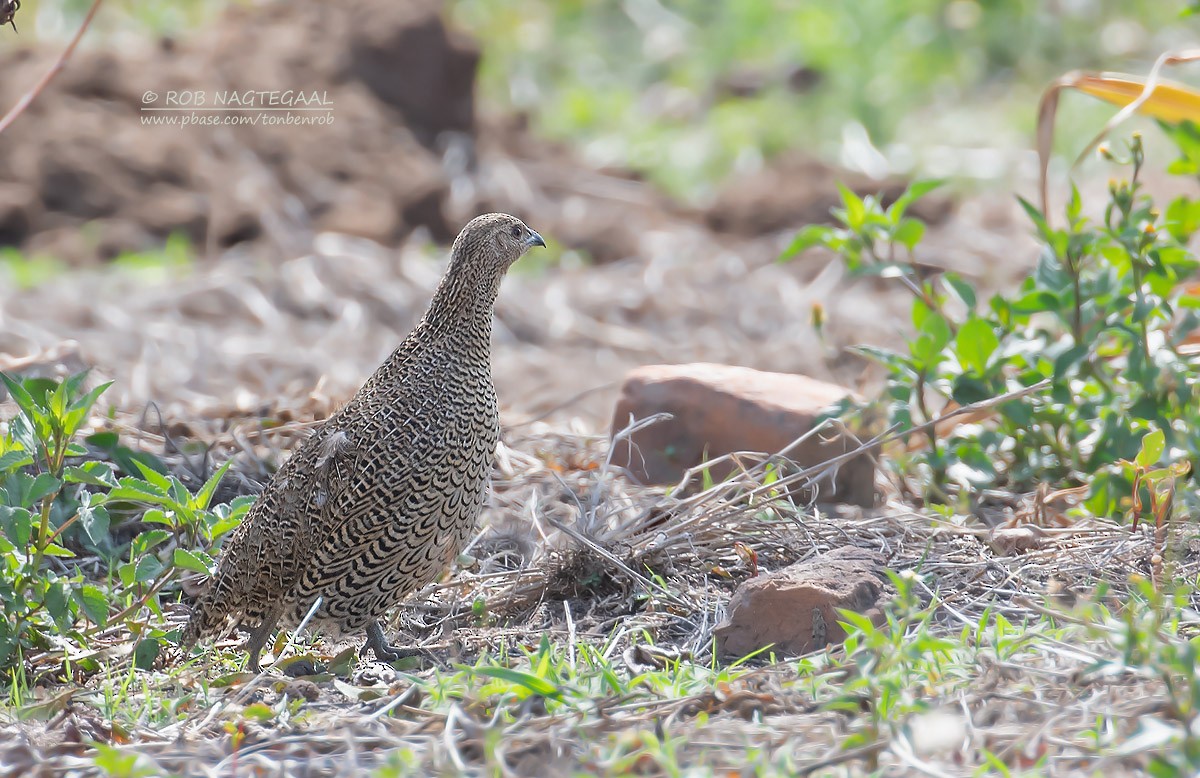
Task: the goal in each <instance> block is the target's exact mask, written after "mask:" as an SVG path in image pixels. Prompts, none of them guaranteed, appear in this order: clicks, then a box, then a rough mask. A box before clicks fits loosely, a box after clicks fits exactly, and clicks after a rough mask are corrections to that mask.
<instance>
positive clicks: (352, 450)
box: [181, 214, 545, 667]
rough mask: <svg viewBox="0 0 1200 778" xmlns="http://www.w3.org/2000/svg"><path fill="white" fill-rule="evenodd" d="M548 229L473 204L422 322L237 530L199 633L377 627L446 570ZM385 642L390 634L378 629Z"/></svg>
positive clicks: (473, 493) (195, 632) (199, 617)
mask: <svg viewBox="0 0 1200 778" xmlns="http://www.w3.org/2000/svg"><path fill="white" fill-rule="evenodd" d="M532 245H545V244H544V243H543V242H542V239H541V237H540V236H539V235H538V234H537V233H536V232H533V231H532V230H530V229H529V228H528V227H526V226H525V225H524V224H522V223H521V222H520V221H519V220H518V219H516V218H515V217H512V216H508V215H505V214H488V215H486V216H480V217H478V218H476V219H474V220H472V221H471V222H470V223H469V224H468V225H467V226H466V227H465V228H463V231H462V232H461V233H460V234H459V236H458V239H457V240H455V242H454V247H453V249H452V250H451V259H450V266H449V268H448V269H447V271H446V275H445V277H444V278H443V279H442V282H441V284H440V285H439V287H438V290H437V292H436V293H435V295H434V299H433V302H432V303H431V304H430V307H429V310H428V311H427V312H426V314H425V316H424V318H423V319H422V320H421V322H420V324H418V325H417V327H416V328H415V329H414V330H413V331H412V333H411V334H410V335H409V336H408V337H407V338H406V339H405V340H404V342H403V343H402V344H401V345H400V347H399V348H397V349H396V351H395V352H393V353H392V355H391V356H390V357H389V358H388V359H387V361H385V362H384V363H383V365H381V366H380V367H379V369H378V370H377V371H375V374H374V375H372V376H371V378H370V379H369V380H368V381H367V382H366V383H365V384H364V385H363V387H362V388H361V389H359V391H358V393H357V394H355V395H354V397H353V398H352V399H351V400H350V402H348V403H347V404H346V405H345V407H343V408H342V409H341V410H339V411H338V412H337V413H335V414H333V415H332V416H330V417H329V419H327V420H326V421H325V423H324V424H322V425H321V426H320V427H318V428H317V429H316V431H314V432H313V434H312V435H311V436H310V437H309V438H308V439H307V440H306V441H305V442H304V443H303V444H301V445H300V446H299V448H297V449H296V451H295V452H294V453H293V454H292V456H291V458H290V459H288V461H287V462H286V463H284V465H283V467H281V468H280V469H279V471H278V472H277V473H276V474H275V476H274V477H273V478H272V479H271V481H270V483H269V484H267V487H266V488H265V489H264V490H263V493H262V495H261V496H260V497H259V498H258V500H257V501H256V502H255V503H254V505H253V506H252V507H251V509H250V511H249V512H248V513H247V515H246V519H245V521H244V522H243V523H242V525H241V526H240V527H238V528H237V530H235V531H234V533H233V534H232V535H231V536H230V538H229V540H228V541H227V542H226V544H225V547H224V549H223V551H222V553H221V557H220V559H219V562H218V566H217V571H216V573H215V575H214V577H213V580H212V583H211V585H210V586H209V588H208V590H207V591H206V592H205V593H204V595H203V596H202V597H201V598H200V600H199V601H198V602H197V603H196V606H195V608H194V610H193V613H192V617H191V620H190V621H189V623H188V625H187V627H186V628H185V630H184V632H183V635H182V637H181V642H182V643H183V644H184V645H189V646H190V645H192V644H193V643H195V642H196V641H197V640H198V639H201V638H205V637H211V636H213V635H216V634H219V633H221V632H222V631H224V630H225V629H227V627H228V625H229V624H230V622H232V621H237V622H239V623H241V624H242V625H243V626H245V627H247V628H249V629H250V630H251V639H250V643H249V645H248V649H249V651H250V654H251V665H252V667H257V654H258V651H259V650H260V649H261V647H262V645H263V644H264V643H265V641H266V638H267V637H269V635H270V633H271V632H273V631H274V628H275V626H276V624H279V625H282V626H284V627H294V626H295V625H296V624H298V623H299V621H300V620H301V619H302V618H303V617H304V615H305V614H306V613H307V612H308V611H309V609H310V608H311V606H312V604H313V602H314V601H315V599H316V598H317V597H318V596H320V597H322V605H321V607H320V608H319V609H318V610H317V611H316V614H315V616H314V619H313V622H312V624H313V626H314V627H315V628H318V629H320V630H322V631H324V632H326V633H330V634H334V635H337V634H342V633H346V632H357V631H359V630H362V629H364V628H365V629H367V631H368V635H371V631H372V629H374V630H375V633H376V635H378V630H379V628H378V622H377V619H378V618H379V617H381V616H382V615H383V614H384V612H385V611H387V609H388V608H390V607H391V606H392V605H394V604H395V603H397V602H398V601H399V600H401V599H402V598H403V597H405V596H407V595H408V594H410V593H412V592H414V591H416V590H417V589H420V588H421V587H423V586H425V585H426V584H427V583H429V582H431V581H433V580H434V579H436V578H437V577H438V576H439V575H441V574H442V573H443V572H444V571H445V570H446V569H447V567H448V566H449V565H450V563H451V562H452V561H453V560H454V558H455V556H457V554H458V553H459V551H460V550H461V549H462V547H463V545H464V544H465V543H466V541H467V540H468V539H469V537H470V535H471V533H472V531H473V530H474V527H475V521H476V519H477V518H478V516H479V511H480V509H481V507H482V505H483V500H484V494H485V490H486V488H487V479H488V475H489V473H490V471H491V467H492V460H493V457H494V454H495V448H496V443H497V441H498V439H499V434H500V426H499V416H498V412H497V406H496V392H495V388H494V387H493V385H492V376H491V333H492V313H493V307H494V304H495V299H496V294H497V292H498V291H499V287H500V281H501V279H502V278H503V276H504V273H505V271H506V270H507V269H508V267H509V266H510V265H511V264H512V263H513V262H514V261H516V260H517V259H518V258H519V257H520V256H521V254H522V253H524V251H525V250H526V249H527V248H528V247H529V246H532ZM372 640H373V642H372V643H371V645H372V648H374V649H375V650H376V653H377V654H380V653H385V652H386V651H387V650H388V649H389V647H387V646H385V645H382V638H379V639H378V640H377V641H375V640H374V637H373V638H372Z"/></svg>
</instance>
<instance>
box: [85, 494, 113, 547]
mask: <svg viewBox="0 0 1200 778" xmlns="http://www.w3.org/2000/svg"><path fill="white" fill-rule="evenodd" d="M79 526H81V527H83V531H84V532H85V533H86V534H87V536H88V540H90V541H92V543H93V544H95V545H97V546H99V545H100V544H101V543H103V542H104V541H105V540H107V539H108V527H109V518H108V509H107V508H105V507H104V506H103V505H95V506H93V505H91V504H85V505H80V506H79Z"/></svg>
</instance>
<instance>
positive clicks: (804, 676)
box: [0, 425, 1200, 776]
mask: <svg viewBox="0 0 1200 778" xmlns="http://www.w3.org/2000/svg"><path fill="white" fill-rule="evenodd" d="M297 431H298V430H297V429H296V427H295V426H293V427H289V428H285V429H282V430H274V431H253V432H252V431H249V430H246V429H238V428H237V427H236V426H235V427H234V428H232V429H230V430H228V431H227V432H226V433H224V434H223V435H222V436H220V437H219V438H218V439H215V440H214V441H212V443H213V446H214V451H216V452H231V453H234V452H237V451H239V450H240V451H241V454H240V456H239V458H238V463H239V469H240V470H241V471H242V472H243V473H244V474H246V480H247V482H250V481H252V480H254V478H255V474H256V473H257V472H258V471H259V470H260V469H261V468H264V467H266V465H265V464H264V463H263V461H262V460H261V458H259V457H258V456H257V455H253V456H252V453H253V452H255V451H258V452H272V451H275V450H277V449H281V448H283V447H285V446H286V443H284V441H287V440H289V439H290V438H294V436H295V434H296V433H297ZM252 439H253V440H254V441H255V442H253V443H252V442H250V441H251V440H252ZM152 441H153V436H149V435H147V437H146V438H144V442H145V443H146V444H150V443H151V442H152ZM163 443H164V444H165V441H164V442H163ZM163 450H164V454H165V456H167V458H168V459H171V458H172V455H171V453H170V452H169V451H168V450H166V448H165V447H164V449H163ZM607 450H608V446H607V443H606V442H605V441H604V440H603V439H600V438H597V437H588V436H580V435H570V434H562V433H552V432H550V431H549V430H548V429H545V428H543V427H541V426H538V425H533V426H531V427H527V428H524V429H522V430H518V431H511V432H510V433H509V435H508V436H507V439H506V441H505V445H504V447H503V448H502V451H501V455H500V458H499V463H498V468H497V478H496V481H495V488H494V495H493V499H492V501H491V503H490V505H489V508H488V511H487V514H486V516H485V521H484V524H483V529H482V531H481V533H480V535H479V536H478V538H477V539H476V541H475V542H474V543H473V545H472V548H471V549H470V556H471V558H472V561H471V562H470V563H469V564H468V565H467V567H466V568H465V569H463V570H461V571H459V572H458V573H457V574H456V575H454V576H453V577H452V578H451V579H450V580H448V581H447V582H445V583H443V584H440V585H435V586H432V587H430V588H428V589H427V590H426V591H425V592H423V593H422V595H421V596H420V597H418V598H416V599H415V601H414V602H413V603H412V604H411V605H410V606H406V607H405V608H403V609H402V610H401V612H400V613H399V614H398V623H397V624H394V625H393V626H399V627H400V628H401V630H403V631H409V632H411V633H412V634H413V635H414V636H421V637H423V638H424V639H425V642H426V644H427V646H428V647H429V648H430V652H431V655H432V656H433V657H435V659H431V660H428V661H424V662H420V663H417V666H414V667H412V668H410V669H409V670H406V671H393V670H391V669H390V668H383V667H381V666H378V665H365V666H360V667H359V668H358V670H356V671H354V672H353V673H352V674H349V675H343V676H342V677H341V678H338V679H335V678H334V676H331V675H324V676H316V677H314V678H313V679H312V680H313V681H314V682H315V683H314V684H306V683H305V682H302V681H291V680H287V679H285V678H282V677H279V676H276V675H267V676H264V677H262V678H260V679H257V680H256V681H255V682H253V683H251V678H250V676H247V675H242V674H240V673H238V671H237V663H238V662H240V654H238V653H237V652H236V651H226V650H224V649H232V648H234V647H235V644H234V643H232V642H231V643H228V644H227V645H226V646H225V647H224V649H223V650H222V651H216V652H212V653H210V654H209V655H207V656H203V657H201V658H199V659H195V660H190V661H187V662H184V663H182V664H181V663H179V662H178V660H177V659H171V660H169V661H167V662H166V663H165V664H164V663H160V664H161V667H160V668H159V669H156V670H155V671H152V672H142V671H135V670H133V669H132V668H131V666H130V663H129V658H128V652H129V650H130V645H129V641H128V637H127V635H125V634H123V633H122V632H120V631H114V632H113V633H112V634H111V635H108V636H107V639H104V638H102V639H101V640H100V641H98V645H97V646H95V647H94V648H97V649H98V650H99V652H100V653H99V657H100V665H99V667H100V670H99V671H98V672H94V673H88V672H83V671H80V670H76V671H75V672H74V674H73V676H74V677H73V678H72V681H70V682H64V680H63V675H62V672H61V669H62V668H61V655H58V657H59V658H55V659H51V657H49V656H47V657H45V658H44V660H45V662H46V664H45V665H44V667H45V668H46V669H49V668H50V667H51V666H54V667H58V670H57V671H56V672H54V673H50V674H47V675H46V676H45V677H44V685H43V686H40V687H38V688H36V689H33V690H25V692H24V696H23V699H21V700H20V704H19V705H16V706H13V707H10V709H9V713H8V714H7V715H8V716H9V717H13V716H19V717H21V718H24V719H25V720H24V721H12V722H10V723H9V724H8V725H7V726H6V727H4V732H5V736H6V740H5V743H6V745H5V746H4V747H3V749H2V750H0V760H2V761H0V764H3V765H4V768H3V771H6V772H5V774H13V775H15V774H23V775H39V774H46V775H51V774H55V775H57V774H64V773H70V774H78V775H91V774H105V773H104V770H108V773H107V774H124V775H157V774H187V775H213V776H216V775H253V774H270V775H276V774H284V775H346V774H365V773H367V772H368V771H372V770H376V771H378V772H377V773H376V774H378V775H406V774H413V775H428V774H462V773H472V774H474V773H491V774H499V775H535V774H554V775H557V774H568V773H571V772H576V771H582V772H585V773H594V772H618V773H628V772H633V773H636V774H646V775H657V774H677V772H678V771H679V770H682V769H684V768H687V767H689V766H690V767H693V768H696V769H699V770H700V772H701V774H709V773H710V772H712V771H718V770H720V769H731V770H739V769H742V768H743V766H744V765H755V766H753V767H750V768H746V769H750V771H751V772H752V773H762V774H808V773H814V772H816V773H822V774H824V773H826V772H827V771H830V770H834V771H844V772H848V773H851V774H859V773H869V772H874V771H876V770H882V771H884V772H888V773H890V772H900V773H912V772H923V773H926V774H930V775H959V774H966V773H970V772H971V771H972V770H973V769H974V768H975V767H977V766H979V765H982V764H985V763H987V760H988V759H993V760H996V762H995V763H996V764H1000V765H1006V766H1007V767H1008V769H1012V770H1014V772H1019V771H1020V770H1022V769H1028V768H1031V767H1034V766H1037V771H1038V772H1040V773H1044V774H1075V773H1077V772H1078V771H1080V770H1084V771H1088V772H1093V771H1100V770H1103V771H1104V772H1107V773H1115V774H1122V773H1126V772H1128V773H1133V772H1136V771H1137V770H1139V769H1141V768H1142V767H1144V765H1145V758H1146V757H1145V754H1143V753H1140V752H1141V751H1143V750H1146V749H1151V750H1153V749H1157V748H1160V747H1161V746H1162V745H1163V744H1162V743H1149V744H1148V745H1145V746H1144V747H1143V748H1136V747H1135V748H1133V749H1132V750H1133V752H1134V753H1132V754H1131V755H1125V754H1123V753H1122V752H1121V751H1120V748H1119V747H1118V746H1119V744H1120V743H1121V742H1123V741H1124V742H1127V743H1128V742H1134V741H1128V740H1127V738H1129V736H1130V735H1131V734H1133V732H1134V731H1135V729H1136V728H1137V727H1138V726H1139V723H1138V722H1139V716H1144V717H1155V718H1156V720H1157V717H1162V718H1163V719H1165V720H1166V721H1167V722H1168V723H1169V721H1170V719H1171V716H1170V714H1169V712H1167V713H1164V711H1165V710H1166V709H1167V707H1168V706H1167V686H1166V685H1165V684H1164V681H1163V680H1162V676H1161V674H1159V673H1158V672H1157V671H1155V670H1154V669H1152V666H1151V664H1150V661H1149V660H1148V659H1147V660H1144V661H1145V663H1144V664H1142V665H1139V664H1138V663H1136V662H1126V661H1125V659H1124V658H1123V654H1122V652H1123V651H1124V650H1125V649H1124V648H1123V647H1122V645H1123V644H1122V642H1121V641H1122V639H1123V638H1122V632H1121V626H1120V625H1121V621H1120V617H1119V616H1113V617H1108V616H1107V612H1106V611H1103V610H1098V608H1099V606H1098V605H1097V606H1087V607H1082V606H1081V605H1080V604H1081V603H1087V602H1088V601H1089V600H1090V599H1091V598H1092V595H1093V593H1094V592H1096V590H1097V587H1100V593H1099V595H1097V596H1098V597H1099V598H1100V599H1099V601H1098V602H1099V605H1106V606H1107V607H1108V609H1109V611H1111V612H1112V613H1114V614H1119V613H1121V612H1123V611H1124V612H1126V614H1127V615H1126V616H1125V618H1127V619H1134V620H1136V618H1140V617H1139V616H1136V615H1133V616H1130V615H1128V612H1129V611H1131V610H1132V609H1134V608H1136V607H1138V606H1139V600H1138V598H1137V597H1136V596H1133V595H1136V593H1137V589H1136V587H1134V589H1133V590H1130V589H1129V582H1130V580H1131V578H1132V579H1133V580H1136V579H1137V577H1138V576H1148V575H1149V574H1150V567H1149V564H1150V563H1149V559H1150V557H1151V555H1152V554H1153V552H1154V550H1155V547H1154V540H1153V537H1152V534H1151V533H1150V532H1149V531H1146V532H1137V533H1130V532H1129V531H1128V530H1127V529H1125V528H1122V527H1118V526H1115V525H1111V524H1107V523H1103V522H1095V521H1088V522H1082V523H1079V524H1075V525H1072V526H1068V527H1065V528H1045V529H1042V528H1033V529H1029V528H1018V529H1015V530H1014V529H1005V528H1001V529H1000V530H999V531H998V532H999V534H998V535H997V534H994V533H993V531H992V530H990V529H989V528H988V527H987V526H986V522H984V521H981V520H980V519H979V518H978V517H971V516H954V515H942V516H936V515H931V514H928V513H923V512H917V511H914V510H911V509H910V508H908V507H906V506H904V505H902V504H899V503H898V502H896V501H895V500H893V501H891V502H890V503H889V504H887V505H885V506H884V507H882V508H880V509H878V510H873V511H850V510H841V511H832V512H825V511H822V510H819V509H816V508H810V507H807V506H797V505H794V504H793V503H791V502H790V501H789V500H788V499H787V498H785V497H782V496H780V493H781V491H786V490H778V489H771V488H764V487H763V482H764V478H763V474H762V468H761V467H759V468H757V469H756V467H755V466H754V465H753V464H748V466H747V467H746V472H745V475H744V476H742V477H737V478H734V479H731V480H730V481H729V482H728V483H725V484H718V485H715V486H713V487H710V488H709V489H705V490H698V489H693V490H691V491H689V490H686V489H683V490H674V491H672V492H668V491H667V490H663V489H658V488H644V487H638V486H635V485H632V484H630V483H629V482H628V481H627V480H625V479H624V478H623V477H621V475H620V474H619V473H617V472H615V471H614V470H613V468H611V467H610V466H609V465H608V464H607ZM267 455H268V456H273V454H270V453H268V454H267ZM220 456H221V454H218V455H217V457H218V458H219V457H220ZM174 459H175V461H176V462H182V455H178V454H177V455H175V456H174ZM997 510H1000V513H994V514H992V515H991V521H993V522H996V523H1000V522H1001V521H1002V520H1003V519H1004V518H1006V517H1011V516H1012V515H1015V514H1016V513H1018V512H1020V510H1021V505H1020V504H1019V502H1017V501H1013V502H1012V503H1011V504H1010V505H1008V506H1007V507H1004V508H1000V509H997ZM735 540H736V541H739V542H741V543H743V544H745V545H746V546H748V547H749V548H751V549H753V550H754V551H755V552H756V554H757V558H758V562H759V564H760V565H762V566H763V567H764V568H766V569H768V570H770V569H777V568H779V567H781V566H784V565H786V564H788V563H790V562H793V561H797V560H803V559H808V558H811V557H813V556H815V555H817V554H820V553H822V552H824V551H827V550H829V549H832V548H836V547H842V546H847V545H851V546H856V547H860V548H866V549H872V550H875V551H878V552H880V553H881V554H883V555H884V557H885V558H886V559H887V561H888V565H889V567H890V568H891V569H892V570H894V571H898V572H905V571H907V575H908V578H906V579H902V580H908V581H910V582H911V595H912V602H909V603H907V604H906V605H904V606H903V607H902V608H901V610H900V611H899V612H898V613H899V614H900V615H899V616H898V617H897V618H899V619H900V620H899V621H898V622H897V624H896V626H895V629H897V630H899V633H900V634H901V635H902V634H904V633H905V632H907V633H908V635H909V637H908V638H902V640H907V641H915V642H914V643H913V645H916V644H919V643H920V641H922V640H927V641H942V643H936V642H931V643H930V646H931V647H932V648H929V649H928V650H926V649H922V652H921V653H920V654H919V655H914V657H913V660H914V661H913V662H908V663H907V664H906V663H903V662H902V663H900V665H893V664H889V661H890V660H889V659H888V655H889V653H890V652H891V651H893V650H900V649H898V648H897V646H903V645H904V644H903V643H897V644H895V646H893V648H891V649H888V648H887V647H886V646H883V647H882V648H880V647H878V646H877V647H876V648H874V649H872V648H869V647H867V645H868V644H869V643H870V640H869V639H868V638H866V637H862V638H860V639H857V640H856V641H855V643H856V645H852V646H851V647H850V650H849V651H848V652H843V651H842V650H841V649H838V648H832V649H830V650H829V651H828V652H819V653H817V654H814V655H810V656H808V657H805V658H802V659H800V660H799V661H795V660H789V661H781V662H771V661H769V658H767V657H760V658H759V659H758V660H756V661H752V662H751V663H750V664H748V665H743V666H735V667H726V666H722V665H720V664H719V663H717V662H715V661H714V660H713V658H712V656H711V642H712V640H711V639H712V630H713V627H714V626H715V625H716V624H717V623H718V622H719V621H720V619H721V618H722V616H723V615H724V608H725V605H726V603H727V602H728V599H729V596H730V593H731V591H732V589H733V587H734V586H735V585H736V583H737V582H738V581H740V580H743V579H745V578H747V577H749V575H750V573H751V571H750V570H749V569H748V567H747V565H746V563H745V558H744V557H743V556H740V555H738V554H737V553H734V552H733V551H732V546H733V542H734V541H735ZM1194 542H1195V540H1194V539H1191V538H1190V528H1188V529H1186V530H1185V529H1184V528H1179V529H1177V530H1176V531H1175V533H1174V534H1173V536H1172V538H1171V547H1172V548H1174V549H1180V548H1186V547H1187V544H1188V543H1194ZM1176 556H1179V555H1176ZM1171 565H1173V567H1169V572H1170V573H1171V578H1172V579H1173V580H1195V578H1196V577H1197V576H1198V575H1200V562H1197V561H1196V556H1195V555H1194V554H1184V555H1182V556H1180V558H1178V559H1176V560H1175V561H1174V562H1172V563H1171ZM718 569H719V570H720V571H722V572H721V573H718V572H716V570H718ZM1131 591H1132V592H1133V594H1132V595H1131V593H1130V592H1131ZM1142 607H1145V608H1147V609H1150V608H1151V606H1150V605H1146V604H1144V603H1143V604H1142ZM1155 607H1157V606H1155ZM1185 619H1186V616H1185ZM1006 625H1007V626H1006ZM1185 631H1186V630H1185ZM885 632H886V630H885ZM878 639H883V638H878ZM1181 639H1182V638H1177V637H1175V632H1174V631H1171V633H1170V634H1164V636H1163V640H1164V641H1168V642H1169V641H1172V640H1181ZM543 640H544V641H545V643H544V644H542V645H540V646H539V644H540V643H541V641H543ZM647 646H653V647H651V648H647ZM939 646H940V647H939ZM301 650H302V651H309V650H311V651H315V652H316V654H317V655H318V656H325V657H328V656H329V655H331V654H334V653H336V652H337V647H336V646H331V647H322V646H321V644H319V643H318V644H315V645H314V646H312V647H311V648H302V649H301ZM1147 650H1149V649H1147ZM872 651H874V652H876V653H875V654H872ZM543 656H550V658H549V659H545V660H541V659H539V658H540V657H543ZM872 656H873V657H874V659H873V660H871V661H870V662H865V663H864V660H866V659H867V658H869V657H872ZM1126 656H1128V655H1127V654H1126ZM921 657H923V659H922V658H921ZM917 660H920V661H917ZM926 660H928V663H927V664H921V662H924V661H926ZM764 662H765V663H764ZM539 663H540V669H539ZM34 664H35V665H36V664H37V662H36V661H35V662H34ZM901 665H904V666H901ZM493 667H499V668H510V667H511V668H516V669H518V670H520V671H521V672H523V673H526V674H529V675H531V676H534V677H541V678H543V679H546V680H547V682H548V683H550V684H551V688H552V689H553V693H530V691H529V689H528V688H526V687H524V686H522V685H521V683H519V682H505V681H503V679H498V678H497V677H496V676H492V675H488V674H487V672H490V671H488V670H486V668H493ZM481 668H482V669H481ZM547 668H548V669H547ZM68 676H71V673H68ZM868 681H869V683H868ZM863 683H867V685H866V686H865V687H862V686H861V684H863ZM855 684H859V685H858V686H856V685H855ZM888 684H893V685H894V686H895V688H894V689H893V691H894V692H895V694H896V695H897V699H898V700H900V701H901V702H902V703H903V704H900V703H894V705H895V707H894V708H893V709H891V710H881V709H880V706H882V704H883V703H882V699H883V698H881V697H878V696H877V695H878V694H879V690H881V689H883V688H886V687H888ZM864 689H865V690H866V691H865V692H864ZM870 690H875V691H874V692H872V691H870ZM543 691H544V690H543ZM846 695H850V697H851V698H852V699H853V700H857V701H856V702H854V703H853V705H850V706H849V707H847V705H846V699H845V698H846ZM883 714H886V715H883ZM1164 726H1166V724H1164ZM946 731H949V732H951V733H953V734H954V737H952V738H950V740H946V738H944V737H939V735H940V734H942V735H944V734H945V732H946ZM93 741H95V742H98V743H101V744H106V745H105V746H104V747H103V748H102V749H101V751H99V752H97V751H96V750H95V749H94V748H93V747H92V746H91V745H90V744H91V743H92V742H93ZM1135 744H1136V743H1135ZM109 749H111V750H109ZM121 760H126V761H127V762H128V765H127V766H126V768H127V769H126V768H121V769H118V767H119V763H121ZM701 766H703V767H701ZM143 769H144V770H145V772H138V771H139V770H143ZM122 770H126V771H124V772H122ZM25 771H27V772H25Z"/></svg>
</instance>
